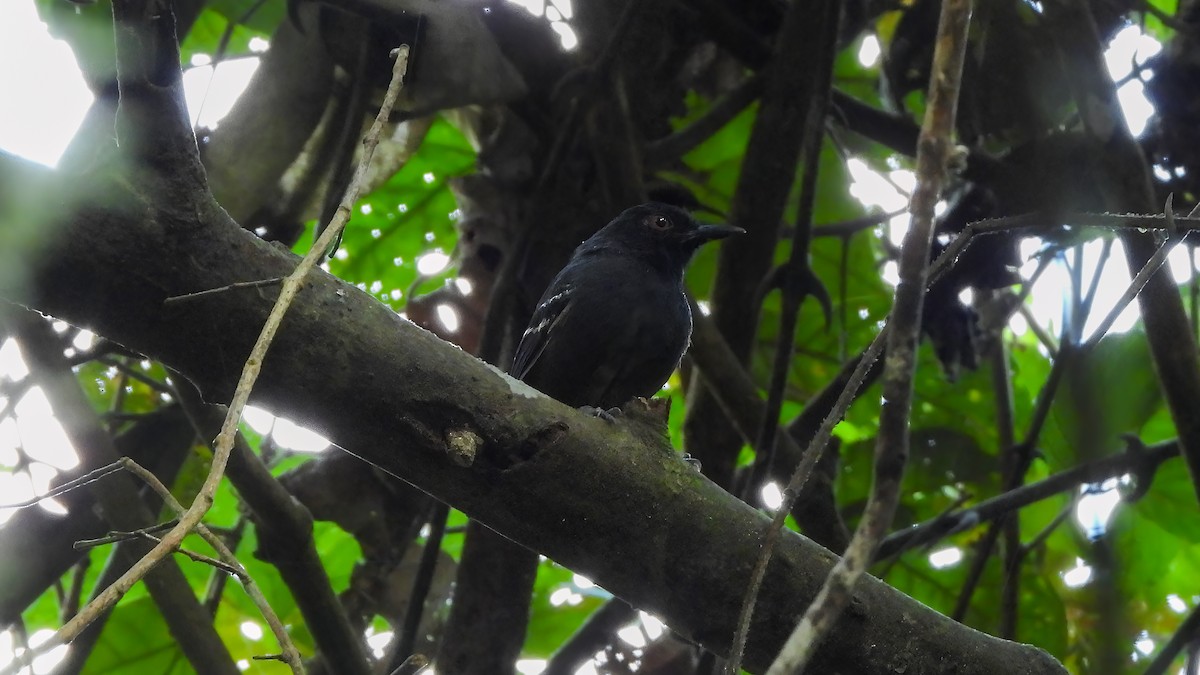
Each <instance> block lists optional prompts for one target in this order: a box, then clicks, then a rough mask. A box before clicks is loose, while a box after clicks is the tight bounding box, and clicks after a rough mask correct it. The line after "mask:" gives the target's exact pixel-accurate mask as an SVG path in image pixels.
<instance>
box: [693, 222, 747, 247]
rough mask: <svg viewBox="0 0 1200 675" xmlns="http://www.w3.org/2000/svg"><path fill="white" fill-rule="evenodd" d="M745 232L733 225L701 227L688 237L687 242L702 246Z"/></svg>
mask: <svg viewBox="0 0 1200 675" xmlns="http://www.w3.org/2000/svg"><path fill="white" fill-rule="evenodd" d="M745 233H746V231H745V230H743V229H742V228H740V227H734V226H733V225H701V226H700V227H698V228H696V231H694V232H692V233H691V234H690V235H689V236H688V240H689V241H694V242H697V243H700V244H703V243H704V242H706V241H713V240H714V239H724V238H725V237H728V236H729V235H731V234H745Z"/></svg>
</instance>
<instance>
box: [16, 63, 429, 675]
mask: <svg viewBox="0 0 1200 675" xmlns="http://www.w3.org/2000/svg"><path fill="white" fill-rule="evenodd" d="M407 68H408V46H407V45H402V46H401V47H400V48H399V49H397V50H396V64H395V67H394V68H393V70H392V81H391V84H390V85H389V86H388V90H387V93H386V95H385V96H384V102H383V105H382V106H381V107H380V111H379V115H378V116H377V117H376V119H375V122H374V123H373V124H372V125H371V129H370V131H368V132H367V135H366V137H365V138H364V139H363V145H364V148H363V156H362V160H361V161H360V163H359V166H358V170H357V171H356V172H355V175H354V180H352V181H351V182H350V186H349V187H348V188H347V189H346V196H345V198H344V199H343V200H342V204H341V206H339V207H338V211H337V214H336V215H335V216H334V220H333V222H332V223H330V225H329V227H328V228H327V229H326V230H325V232H324V233H323V234H322V235H321V238H320V240H318V241H317V242H316V244H314V245H313V248H312V249H311V250H310V251H309V252H308V255H306V256H305V257H304V259H303V260H301V261H300V264H298V265H297V266H296V269H295V270H294V271H293V272H292V274H290V275H289V276H288V277H287V279H285V280H284V282H283V287H282V288H281V289H280V291H279V297H278V298H277V299H276V301H275V306H274V307H273V308H272V309H271V313H270V315H269V316H268V317H267V321H266V323H265V324H264V325H263V329H262V332H261V333H260V335H259V338H258V341H257V342H256V343H255V345H254V348H253V349H252V350H251V352H250V357H249V358H248V359H247V360H246V365H245V367H244V368H243V370H242V374H241V377H240V378H239V380H238V385H237V389H236V390H235V391H234V395H233V400H232V401H231V402H230V404H229V413H228V415H227V416H226V417H225V423H224V424H223V425H222V428H221V433H220V435H219V436H217V440H216V443H215V445H214V449H213V458H212V465H211V467H210V469H209V474H208V476H207V478H205V481H204V484H203V485H202V486H201V488H200V491H199V493H198V494H197V496H196V499H195V501H193V502H192V505H191V506H190V507H189V508H188V509H187V510H186V511H185V512H184V513H182V514H181V515H180V518H179V524H178V525H176V526H175V527H174V528H173V529H172V530H171V531H170V532H168V533H167V534H166V536H164V537H163V538H162V541H160V542H159V543H158V544H157V545H156V546H155V547H154V548H153V549H151V551H150V552H149V553H147V554H146V555H145V556H144V557H143V558H142V559H141V560H139V561H138V562H137V563H135V564H134V565H133V566H132V567H130V568H129V570H128V571H126V572H125V574H123V575H121V577H120V578H119V579H117V581H115V582H114V583H113V584H112V585H110V586H109V587H108V588H106V589H104V590H103V591H102V592H101V593H99V594H98V595H97V596H96V597H95V598H94V599H93V600H92V601H91V602H89V603H88V605H87V606H86V607H84V608H83V610H81V611H80V612H79V614H77V615H76V616H75V617H74V618H73V619H71V621H69V622H67V624H66V625H64V626H63V627H62V628H60V629H59V630H58V632H57V633H55V634H54V636H52V637H51V638H50V639H48V640H47V641H46V642H45V643H43V644H42V645H41V647H40V651H47V650H50V649H53V648H54V647H57V646H58V645H61V644H65V643H67V642H70V641H71V640H72V639H74V637H75V636H76V635H79V633H80V632H81V631H82V630H83V629H84V628H85V627H86V626H87V625H88V624H89V623H91V622H92V621H94V620H95V619H96V618H97V617H99V616H100V615H101V614H103V613H104V612H106V611H107V610H108V609H110V608H111V607H112V606H113V605H115V604H116V602H117V600H119V599H120V598H121V596H123V595H125V593H126V592H128V591H129V589H130V588H132V587H133V585H134V584H136V583H137V582H138V581H139V580H141V579H142V578H143V577H144V576H145V575H146V574H147V573H148V572H149V571H150V570H151V569H153V567H154V566H155V565H156V564H158V562H159V561H160V560H162V559H163V558H164V557H166V556H167V555H169V554H170V553H171V552H172V551H174V550H175V549H177V548H178V547H179V545H180V543H181V542H182V541H183V538H184V537H185V536H187V534H188V533H189V532H191V531H192V530H193V529H195V528H196V526H197V525H199V524H200V520H201V519H202V518H203V517H204V514H205V513H207V512H208V508H209V507H210V506H211V505H212V502H213V498H214V495H215V494H216V490H217V486H218V485H219V484H220V482H221V478H222V477H223V476H224V472H225V466H226V464H227V463H228V461H229V455H230V452H231V451H232V448H233V442H234V438H235V437H236V435H237V430H238V424H239V422H240V421H241V416H242V410H243V409H244V408H245V406H246V402H247V401H248V400H249V398H250V391H251V390H252V389H253V387H254V382H255V381H256V380H257V379H258V374H259V372H260V370H261V368H262V364H263V360H264V359H265V357H266V354H267V350H268V348H269V347H270V345H271V342H272V340H273V339H274V337H275V332H276V331H277V330H278V328H279V325H280V323H281V322H282V320H283V316H284V314H285V313H286V312H287V310H288V307H290V306H291V302H292V299H293V298H294V297H295V296H296V294H297V293H298V292H299V291H300V286H301V283H302V282H303V280H304V277H305V276H306V275H307V274H308V272H309V271H310V270H311V269H312V268H313V267H315V266H316V263H317V261H318V260H319V259H320V258H321V255H322V253H323V252H324V251H325V250H327V249H328V248H329V246H330V245H331V244H332V243H333V240H334V238H335V237H337V235H338V234H339V233H340V232H341V231H342V230H343V228H345V226H346V223H347V222H348V221H349V220H350V213H351V207H352V206H353V204H354V202H356V201H357V200H358V197H359V193H360V192H361V190H362V186H363V185H364V182H365V181H364V178H365V175H366V171H367V167H368V166H369V163H370V160H371V157H372V155H374V152H375V147H376V146H378V145H379V137H380V135H381V133H382V131H383V127H384V125H385V124H386V122H387V119H388V117H389V116H390V114H391V110H392V107H393V106H394V105H395V102H396V98H397V96H398V95H399V93H400V89H401V87H402V86H403V82H404V74H405V72H406V70H407ZM297 659H298V656H297ZM297 663H298V660H297ZM4 672H5V673H8V672H9V669H5V671H4ZM297 672H301V671H297Z"/></svg>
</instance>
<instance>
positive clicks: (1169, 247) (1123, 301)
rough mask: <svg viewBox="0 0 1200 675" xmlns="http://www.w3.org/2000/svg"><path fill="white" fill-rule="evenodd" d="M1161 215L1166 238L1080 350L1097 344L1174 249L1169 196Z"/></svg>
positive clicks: (1173, 228) (1179, 238)
mask: <svg viewBox="0 0 1200 675" xmlns="http://www.w3.org/2000/svg"><path fill="white" fill-rule="evenodd" d="M1163 215H1164V217H1165V218H1166V223H1167V231H1168V235H1167V237H1166V239H1164V240H1163V242H1162V244H1160V245H1159V247H1158V248H1157V249H1156V250H1155V251H1154V255H1152V256H1150V259H1149V260H1147V261H1146V264H1145V265H1142V269H1140V270H1138V273H1137V275H1136V276H1134V277H1133V280H1132V281H1130V282H1129V287H1128V288H1126V289H1125V292H1124V293H1122V294H1121V297H1120V298H1119V299H1118V300H1117V304H1115V305H1113V308H1112V309H1111V310H1109V312H1108V314H1107V315H1106V316H1105V317H1104V320H1103V321H1101V322H1100V326H1099V327H1097V328H1096V331H1095V332H1094V333H1092V335H1091V337H1089V338H1088V340H1087V342H1085V343H1083V345H1082V347H1081V348H1080V349H1081V351H1083V352H1085V353H1086V352H1087V351H1089V350H1091V349H1092V348H1094V347H1095V346H1096V345H1097V344H1099V342H1100V339H1101V338H1103V337H1104V336H1105V335H1106V334H1107V333H1108V331H1109V329H1110V328H1112V325H1113V324H1114V323H1116V321H1117V318H1118V317H1120V316H1121V312H1124V311H1125V308H1126V307H1127V306H1128V305H1129V303H1131V302H1133V299H1134V298H1136V297H1137V296H1138V294H1139V293H1141V292H1142V289H1143V288H1145V287H1146V282H1148V281H1150V277H1152V276H1154V275H1155V274H1156V273H1157V272H1158V270H1159V268H1160V267H1162V266H1163V263H1165V262H1166V261H1167V256H1169V255H1170V254H1171V251H1173V250H1174V249H1175V244H1178V243H1179V242H1180V241H1181V239H1182V238H1181V237H1180V236H1179V235H1177V234H1175V233H1174V232H1173V230H1175V217H1174V214H1173V213H1171V197H1170V196H1168V197H1167V203H1166V204H1165V205H1164V207H1163ZM1097 275H1099V270H1097Z"/></svg>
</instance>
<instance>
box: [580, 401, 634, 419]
mask: <svg viewBox="0 0 1200 675" xmlns="http://www.w3.org/2000/svg"><path fill="white" fill-rule="evenodd" d="M579 412H581V413H583V414H585V415H591V416H592V417H599V418H600V419H602V420H604V421H605V422H614V423H615V422H616V421H617V417H618V416H620V415H622V414H624V413H622V412H621V409H620V408H609V409H608V410H605V409H604V408H596V407H594V406H590V405H585V406H581V407H580V408H579Z"/></svg>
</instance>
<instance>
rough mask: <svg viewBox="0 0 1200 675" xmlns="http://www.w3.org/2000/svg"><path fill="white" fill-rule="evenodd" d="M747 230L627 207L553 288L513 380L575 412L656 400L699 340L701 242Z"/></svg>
mask: <svg viewBox="0 0 1200 675" xmlns="http://www.w3.org/2000/svg"><path fill="white" fill-rule="evenodd" d="M743 231H744V230H742V229H741V228H740V227H731V226H728V225H699V224H697V223H696V221H695V220H693V219H692V217H691V216H689V215H688V214H687V213H686V212H684V211H683V210H681V209H678V208H676V207H674V206H669V205H667V204H659V203H656V202H651V203H648V204H642V205H640V206H634V207H633V208H630V209H626V210H625V211H624V212H622V213H621V214H620V215H619V216H617V217H616V218H614V219H613V220H612V222H610V223H609V224H608V225H605V226H604V227H603V228H602V229H601V230H600V231H599V232H597V233H596V234H594V235H592V236H591V238H589V239H588V240H587V241H585V242H583V243H582V244H580V245H579V248H577V249H575V253H574V254H572V256H571V260H570V261H569V262H568V263H567V265H566V267H564V268H563V269H562V271H561V272H559V273H558V276H556V277H555V278H554V280H553V281H552V282H550V286H549V287H548V288H547V289H546V293H545V294H544V295H543V296H542V299H541V301H539V302H538V306H537V309H536V310H535V311H534V313H533V318H532V319H531V320H530V322H529V328H528V329H526V331H525V334H524V335H523V336H522V337H521V344H520V345H518V346H517V353H516V356H515V357H514V358H513V364H512V368H510V369H509V373H510V374H512V375H513V376H514V377H516V378H518V379H520V380H524V381H525V382H526V383H528V384H530V385H531V386H533V387H534V388H536V389H538V390H540V391H542V392H543V393H546V394H549V395H550V396H553V397H554V398H556V399H558V400H559V401H562V402H563V403H566V404H567V405H570V406H574V407H583V406H590V407H594V408H598V409H599V410H601V411H603V410H606V409H608V408H613V407H616V406H619V405H621V404H623V403H626V402H627V401H629V400H630V399H632V398H634V397H635V396H643V397H646V398H649V397H650V396H653V395H654V393H655V392H657V391H658V390H659V389H660V388H661V387H662V385H663V383H664V382H666V381H667V378H668V377H670V376H671V373H672V371H674V370H675V368H676V367H677V366H678V365H679V360H680V359H681V358H683V352H684V351H685V350H686V349H687V346H688V342H689V340H690V339H691V335H692V312H691V309H689V308H688V302H687V298H686V297H685V296H684V292H683V270H684V268H685V267H687V264H688V261H690V260H691V259H692V254H694V253H695V252H696V249H698V248H699V247H700V245H701V244H703V243H705V242H707V241H712V240H714V239H721V238H723V237H727V236H729V235H731V234H734V233H739V232H743Z"/></svg>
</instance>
